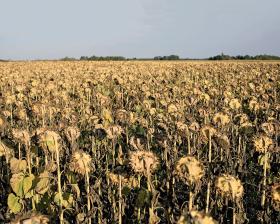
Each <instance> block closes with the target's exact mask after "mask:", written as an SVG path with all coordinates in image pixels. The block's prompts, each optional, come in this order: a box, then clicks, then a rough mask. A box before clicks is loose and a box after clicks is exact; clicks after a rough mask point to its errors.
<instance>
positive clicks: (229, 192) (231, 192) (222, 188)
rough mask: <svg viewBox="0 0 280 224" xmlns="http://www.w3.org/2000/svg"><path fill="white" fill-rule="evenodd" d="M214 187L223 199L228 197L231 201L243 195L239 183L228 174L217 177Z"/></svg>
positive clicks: (241, 186)
mask: <svg viewBox="0 0 280 224" xmlns="http://www.w3.org/2000/svg"><path fill="white" fill-rule="evenodd" d="M216 187H217V190H218V191H219V192H220V193H221V195H222V196H223V197H230V198H231V199H233V200H238V199H240V198H241V197H242V196H243V193H244V188H243V185H242V184H241V181H240V180H239V179H238V178H235V177H234V176H232V175H229V174H223V175H222V176H220V177H218V179H217V181H216Z"/></svg>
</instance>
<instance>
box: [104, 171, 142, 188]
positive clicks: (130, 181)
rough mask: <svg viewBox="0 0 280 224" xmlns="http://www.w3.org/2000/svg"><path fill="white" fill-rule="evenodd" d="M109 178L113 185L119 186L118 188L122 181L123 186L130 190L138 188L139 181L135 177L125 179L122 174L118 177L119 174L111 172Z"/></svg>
mask: <svg viewBox="0 0 280 224" xmlns="http://www.w3.org/2000/svg"><path fill="white" fill-rule="evenodd" d="M108 177H109V179H110V181H111V183H112V184H114V185H117V186H118V185H119V184H120V181H121V184H122V186H126V187H129V188H135V187H137V186H138V180H137V179H136V178H135V177H133V176H131V177H125V176H123V175H120V174H119V175H118V174H115V173H112V172H109V173H108Z"/></svg>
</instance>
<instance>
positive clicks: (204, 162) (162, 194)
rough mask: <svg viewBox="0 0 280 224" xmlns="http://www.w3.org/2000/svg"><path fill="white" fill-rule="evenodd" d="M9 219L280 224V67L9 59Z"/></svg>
mask: <svg viewBox="0 0 280 224" xmlns="http://www.w3.org/2000/svg"><path fill="white" fill-rule="evenodd" d="M0 177H1V178H0V223H12V224H21V223H30V224H31V223H36V224H40V223H42V224H43V223H60V224H62V223H89V224H90V223H97V224H106V223H118V224H121V223H124V224H125V223H150V224H158V223H167V224H173V223H174V224H175V223H177V224H188V223H190V224H192V223H193V224H212V223H233V224H242V223H269V224H274V223H275V224H276V223H280V63H279V62H261V61H254V62H248V61H245V62H238V61H235V62H234V61H227V62H207V61H198V62H194V61H193V62H192V61H188V62H186V61H175V62H168V61H161V62H155V61H122V62H110V61H107V62H105V61H104V62H84V61H72V62H62V61H36V62H0Z"/></svg>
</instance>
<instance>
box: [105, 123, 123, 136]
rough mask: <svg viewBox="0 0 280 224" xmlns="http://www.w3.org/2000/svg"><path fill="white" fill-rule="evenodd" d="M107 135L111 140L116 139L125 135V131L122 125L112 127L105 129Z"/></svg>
mask: <svg viewBox="0 0 280 224" xmlns="http://www.w3.org/2000/svg"><path fill="white" fill-rule="evenodd" d="M105 131H106V133H107V138H109V139H116V138H117V137H119V136H120V135H121V134H122V133H124V130H123V129H122V127H121V126H120V125H111V126H109V127H107V128H106V129H105Z"/></svg>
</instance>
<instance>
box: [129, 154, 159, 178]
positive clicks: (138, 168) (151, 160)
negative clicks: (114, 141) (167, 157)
mask: <svg viewBox="0 0 280 224" xmlns="http://www.w3.org/2000/svg"><path fill="white" fill-rule="evenodd" d="M129 161H130V166H131V167H132V169H133V170H134V172H136V173H140V174H143V175H145V176H147V175H150V174H152V173H154V172H155V171H156V170H157V168H158V166H159V159H158V157H157V156H156V155H155V154H154V153H153V152H151V151H145V150H138V151H134V152H131V153H130V158H129Z"/></svg>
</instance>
